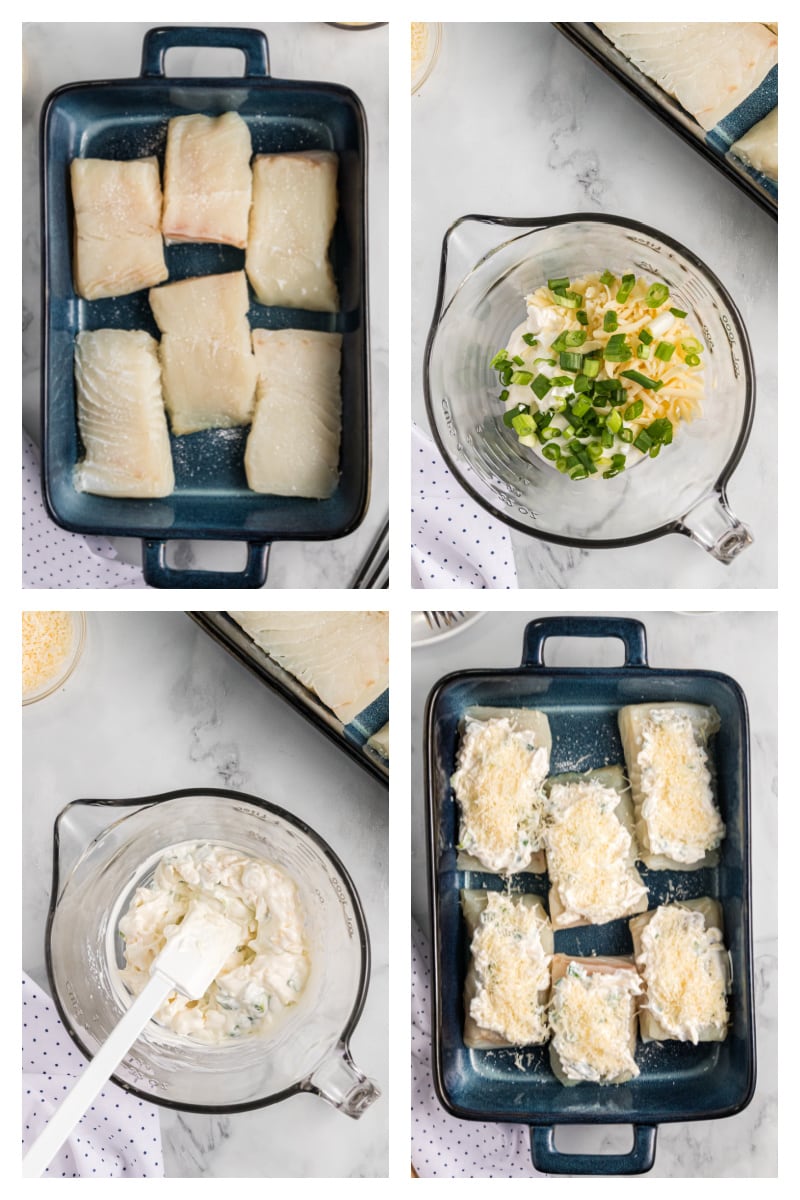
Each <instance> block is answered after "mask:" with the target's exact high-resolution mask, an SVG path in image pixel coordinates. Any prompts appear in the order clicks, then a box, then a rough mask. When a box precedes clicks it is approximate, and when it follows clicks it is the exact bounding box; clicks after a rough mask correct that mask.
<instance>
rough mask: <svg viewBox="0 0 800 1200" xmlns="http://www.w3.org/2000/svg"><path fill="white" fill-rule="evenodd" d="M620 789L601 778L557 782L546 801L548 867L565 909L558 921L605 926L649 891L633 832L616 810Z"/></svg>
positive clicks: (625, 912) (558, 922)
mask: <svg viewBox="0 0 800 1200" xmlns="http://www.w3.org/2000/svg"><path fill="white" fill-rule="evenodd" d="M619 800H620V797H619V793H618V792H616V791H615V790H614V789H613V788H609V787H605V786H604V785H603V784H601V783H598V782H597V781H596V780H576V781H573V782H570V783H557V784H554V785H553V786H552V787H551V789H550V794H549V797H548V799H547V806H546V826H545V831H544V845H545V849H546V851H547V870H548V872H549V874H550V880H551V882H552V884H553V887H554V888H555V889H556V891H557V892H558V895H559V898H560V900H561V903H562V905H563V906H564V910H565V911H564V912H563V913H560V914H559V915H558V917H557V918H555V922H554V923H555V924H556V925H570V924H573V923H574V922H575V921H580V920H586V921H589V922H590V923H591V924H593V925H602V924H603V923H604V922H606V921H613V920H614V919H615V918H616V917H622V916H625V915H626V914H628V913H629V912H630V911H631V910H632V909H633V908H634V907H635V905H636V904H637V903H638V901H640V900H641V899H642V898H643V897H644V896H646V895H647V888H645V887H644V886H643V885H642V881H641V879H640V877H639V874H638V872H637V871H636V869H635V867H633V866H632V865H631V862H630V854H631V835H630V834H629V833H628V830H627V829H626V828H625V826H624V825H623V823H622V822H621V821H620V819H619V817H618V816H617V814H616V811H615V810H616V807H617V805H618V804H619Z"/></svg>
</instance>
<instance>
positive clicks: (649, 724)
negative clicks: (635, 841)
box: [637, 708, 725, 863]
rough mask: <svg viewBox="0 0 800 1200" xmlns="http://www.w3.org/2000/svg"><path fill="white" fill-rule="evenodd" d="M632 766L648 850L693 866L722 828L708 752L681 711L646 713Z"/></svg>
mask: <svg viewBox="0 0 800 1200" xmlns="http://www.w3.org/2000/svg"><path fill="white" fill-rule="evenodd" d="M712 711H713V710H712ZM637 763H638V765H639V767H640V768H641V771H642V782H641V787H642V792H643V794H644V796H645V801H644V804H643V805H642V817H643V818H644V821H645V823H646V825H647V835H648V839H649V842H650V849H651V851H652V852H653V853H654V854H665V855H668V856H669V857H670V858H672V859H674V860H675V861H676V862H681V863H694V862H697V861H698V860H699V859H701V858H703V856H704V855H705V854H706V853H707V852H708V851H709V850H714V849H715V848H716V847H717V846H718V845H719V844H720V842H721V841H722V839H723V837H724V836H725V825H724V823H723V821H722V818H721V817H720V815H719V812H718V810H717V807H716V805H715V803H714V795H713V792H712V790H711V772H710V771H709V769H708V754H707V753H706V749H705V746H704V745H703V744H702V743H701V741H700V740H699V737H698V734H697V733H696V732H695V729H694V727H693V725H692V722H691V720H690V719H689V717H688V716H687V715H686V713H682V712H676V711H675V710H674V709H667V708H664V709H653V710H652V712H651V713H650V714H649V717H648V719H647V721H646V722H645V723H644V725H643V727H642V748H641V750H640V752H639V756H638V759H637Z"/></svg>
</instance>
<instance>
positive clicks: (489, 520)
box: [411, 425, 517, 588]
mask: <svg viewBox="0 0 800 1200" xmlns="http://www.w3.org/2000/svg"><path fill="white" fill-rule="evenodd" d="M411 586H412V587H415V588H435V587H446V588H448V587H472V588H515V587H516V586H517V569H516V566H515V565H514V554H513V551H512V549H511V541H510V540H509V537H508V534H507V533H506V531H505V529H504V528H503V526H502V525H501V524H500V522H499V521H497V520H495V518H494V517H493V516H491V514H490V513H487V512H485V511H484V509H482V508H481V507H480V505H478V504H476V503H475V502H474V501H473V500H471V499H470V497H469V496H468V495H467V493H466V492H465V491H463V490H462V489H461V488H460V487H459V485H458V483H456V481H455V479H454V478H453V476H452V475H451V474H450V472H449V471H448V469H447V467H446V466H445V464H444V461H443V460H442V457H441V455H440V454H439V451H438V450H437V449H436V447H435V446H434V444H433V442H432V441H431V440H430V438H428V437H426V436H425V434H424V433H423V432H422V431H421V430H420V429H418V428H417V426H416V425H414V426H412V430H411Z"/></svg>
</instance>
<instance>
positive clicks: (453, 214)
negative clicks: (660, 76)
mask: <svg viewBox="0 0 800 1200" xmlns="http://www.w3.org/2000/svg"><path fill="white" fill-rule="evenodd" d="M411 107H412V129H411V136H412V295H413V303H412V411H413V415H414V418H415V420H417V421H418V422H419V423H421V424H423V425H424V426H425V427H427V417H426V415H425V406H424V400H423V395H422V355H423V349H424V345H425V338H426V336H427V331H428V325H429V323H430V319H431V316H432V314H433V308H434V301H435V297H436V285H437V276H438V265H439V255H440V251H441V244H442V238H443V236H444V234H445V231H446V230H447V228H448V227H449V226H450V224H451V223H452V222H453V221H454V220H455V219H456V218H458V217H460V216H463V215H464V214H466V213H489V214H495V215H501V216H520V217H531V216H540V217H541V216H548V215H554V214H557V213H568V212H586V213H589V214H591V213H614V214H617V215H620V216H626V217H632V218H633V219H635V220H638V221H642V222H644V223H645V224H648V225H651V226H653V227H654V228H656V229H660V230H663V231H664V232H665V233H666V234H668V235H671V236H672V237H674V238H675V239H676V240H677V241H679V242H682V243H683V244H684V245H686V246H688V247H689V248H690V249H693V250H694V251H695V252H696V253H697V254H698V255H699V257H700V258H702V259H703V260H704V261H705V263H706V264H707V265H708V266H709V267H710V268H711V270H712V271H714V272H715V273H716V274H717V275H718V276H719V278H720V279H721V280H722V282H723V283H724V284H725V285H726V287H727V288H728V290H729V291H730V293H731V295H732V296H733V299H734V301H735V303H736V304H737V306H738V307H739V309H740V311H741V313H742V316H743V318H744V322H745V325H746V327H747V329H748V332H749V335H750V339H751V343H752V347H753V356H754V360H755V365H756V372H757V392H758V399H757V415H756V422H755V426H754V429H753V433H752V435H751V438H750V443H749V445H748V447H747V450H746V452H745V456H744V459H743V461H742V462H741V464H740V465H739V467H738V469H737V470H736V472H735V474H734V476H733V478H732V480H731V482H730V485H729V488H728V495H729V500H730V503H731V507H732V509H733V511H734V512H735V513H736V515H737V516H738V517H739V518H740V519H741V520H743V521H744V522H745V523H747V524H748V525H749V526H750V527H751V529H752V530H753V532H754V535H755V539H756V541H755V544H754V545H753V546H751V547H750V548H749V549H748V550H747V551H746V552H745V553H743V554H742V555H741V556H740V557H739V558H738V559H737V560H736V561H735V563H734V564H732V565H731V566H730V567H724V566H722V565H721V564H719V563H717V562H715V561H714V560H713V559H712V558H711V557H710V555H708V554H705V553H704V552H703V551H702V550H700V549H699V547H697V546H695V545H694V544H693V543H691V542H690V541H689V539H688V538H685V537H681V536H678V535H671V536H669V537H666V538H661V539H659V540H658V541H655V542H650V543H646V544H644V545H642V546H636V547H630V548H626V549H623V550H593V551H585V550H577V549H572V548H568V547H560V546H555V545H549V544H547V543H545V542H541V541H537V540H536V539H533V538H528V537H526V536H525V535H523V534H517V533H513V534H512V540H513V542H514V546H515V553H516V560H517V567H518V571H519V583H520V586H521V587H617V586H631V587H774V586H776V584H777V524H776V519H775V514H776V510H777V491H776V478H775V461H776V443H775V424H776V413H777V370H776V354H777V341H776V321H777V311H776V309H777V288H776V279H777V225H776V222H775V221H774V220H773V219H772V218H771V217H769V216H768V215H767V214H766V213H764V212H762V211H761V209H759V208H758V207H757V206H756V205H755V204H754V203H753V202H752V201H751V200H750V199H749V198H748V197H747V196H746V195H744V194H743V193H742V192H740V191H739V189H738V188H736V187H735V186H734V185H733V184H732V183H729V182H728V180H727V179H725V178H724V177H723V176H722V175H720V174H719V172H718V171H716V170H715V169H714V168H713V167H712V166H711V165H709V164H708V163H707V162H706V161H705V160H704V159H703V158H701V156H700V155H699V154H697V153H696V151H694V150H693V149H692V148H691V147H689V146H687V145H685V144H684V142H683V141H681V139H680V138H679V137H678V136H677V135H676V134H674V133H673V132H672V130H670V129H669V128H667V127H666V126H665V125H663V124H662V123H661V122H660V121H659V120H658V119H657V118H656V117H654V116H653V115H652V114H651V113H650V112H649V111H648V110H647V109H645V108H644V107H643V106H642V105H640V104H639V103H638V102H637V101H636V100H635V99H634V98H633V97H631V96H630V95H629V94H628V93H627V92H626V91H624V90H623V89H622V88H621V87H620V86H619V85H618V84H617V83H616V82H615V81H614V80H613V79H611V78H610V77H609V76H607V75H605V73H604V72H603V71H601V70H600V68H599V67H597V66H595V65H594V63H592V62H590V61H589V60H588V59H587V58H586V57H585V56H584V55H583V53H582V52H581V51H580V50H578V49H577V48H576V47H575V46H573V45H572V44H571V43H570V42H568V41H567V40H566V39H565V38H564V37H563V36H562V35H561V34H560V33H558V31H557V30H555V29H554V28H552V26H550V25H547V24H543V23H530V24H526V25H520V24H514V23H503V24H497V23H495V24H492V23H481V24H446V25H445V26H444V35H443V40H442V49H441V55H440V58H439V62H438V64H437V66H436V68H435V69H434V71H433V74H432V75H431V77H430V79H429V80H428V82H427V83H425V84H424V85H423V87H422V89H421V91H420V92H419V93H418V94H417V95H416V96H413V97H412V103H411Z"/></svg>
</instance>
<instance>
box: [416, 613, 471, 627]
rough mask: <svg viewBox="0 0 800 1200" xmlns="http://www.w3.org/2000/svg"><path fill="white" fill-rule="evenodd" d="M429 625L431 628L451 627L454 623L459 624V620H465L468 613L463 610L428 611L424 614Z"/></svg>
mask: <svg viewBox="0 0 800 1200" xmlns="http://www.w3.org/2000/svg"><path fill="white" fill-rule="evenodd" d="M423 615H424V617H425V620H426V621H427V622H428V626H429V628H431V629H450V628H451V627H452V626H453V625H457V624H458V623H459V621H463V620H464V617H465V616H466V613H463V612H426V613H424V614H423Z"/></svg>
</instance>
